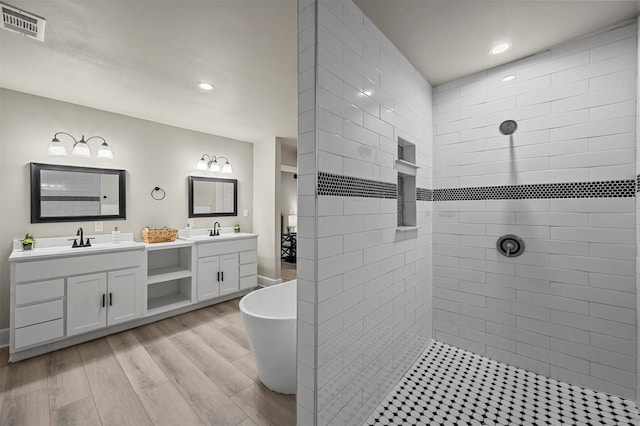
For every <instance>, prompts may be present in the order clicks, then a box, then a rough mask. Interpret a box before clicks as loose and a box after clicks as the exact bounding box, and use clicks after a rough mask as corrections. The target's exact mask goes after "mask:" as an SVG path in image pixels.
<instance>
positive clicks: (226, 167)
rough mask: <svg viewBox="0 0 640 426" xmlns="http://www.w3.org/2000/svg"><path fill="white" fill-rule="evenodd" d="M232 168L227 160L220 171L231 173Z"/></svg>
mask: <svg viewBox="0 0 640 426" xmlns="http://www.w3.org/2000/svg"><path fill="white" fill-rule="evenodd" d="M232 172H233V169H232V168H231V164H229V162H228V161H227V162H226V163H224V166H222V173H232Z"/></svg>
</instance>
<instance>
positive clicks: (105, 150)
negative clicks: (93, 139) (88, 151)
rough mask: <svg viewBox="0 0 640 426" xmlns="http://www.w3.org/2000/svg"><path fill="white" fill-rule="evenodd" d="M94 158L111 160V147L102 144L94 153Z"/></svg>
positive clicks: (104, 143)
mask: <svg viewBox="0 0 640 426" xmlns="http://www.w3.org/2000/svg"><path fill="white" fill-rule="evenodd" d="M96 157H98V158H107V159H109V160H113V151H111V147H110V146H109V145H107V143H106V142H102V145H100V148H98V152H97V153H96Z"/></svg>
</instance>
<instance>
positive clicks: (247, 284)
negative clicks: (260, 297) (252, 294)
mask: <svg viewBox="0 0 640 426" xmlns="http://www.w3.org/2000/svg"><path fill="white" fill-rule="evenodd" d="M257 285H258V277H257V276H256V275H250V276H248V277H242V278H240V290H245V289H247V288H255V287H256V286H257Z"/></svg>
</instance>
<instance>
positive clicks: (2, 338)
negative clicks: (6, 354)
mask: <svg viewBox="0 0 640 426" xmlns="http://www.w3.org/2000/svg"><path fill="white" fill-rule="evenodd" d="M6 346H9V329H8V328H3V329H1V330H0V348H4V347H6Z"/></svg>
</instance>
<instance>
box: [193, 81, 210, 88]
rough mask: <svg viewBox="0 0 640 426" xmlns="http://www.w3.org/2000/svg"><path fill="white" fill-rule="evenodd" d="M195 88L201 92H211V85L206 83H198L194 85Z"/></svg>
mask: <svg viewBox="0 0 640 426" xmlns="http://www.w3.org/2000/svg"><path fill="white" fill-rule="evenodd" d="M196 86H198V88H199V89H202V90H213V84H211V83H207V82H206V81H201V82H200V83H198V84H196Z"/></svg>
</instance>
